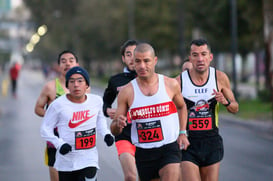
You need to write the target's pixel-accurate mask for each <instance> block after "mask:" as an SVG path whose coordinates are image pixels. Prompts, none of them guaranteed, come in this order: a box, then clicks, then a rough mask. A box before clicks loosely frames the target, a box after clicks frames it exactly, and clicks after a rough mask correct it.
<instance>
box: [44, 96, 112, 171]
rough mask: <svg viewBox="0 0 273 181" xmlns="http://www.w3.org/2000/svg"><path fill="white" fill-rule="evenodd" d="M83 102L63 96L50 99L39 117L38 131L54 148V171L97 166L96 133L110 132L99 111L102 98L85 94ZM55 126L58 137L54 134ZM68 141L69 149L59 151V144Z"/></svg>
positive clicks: (102, 134)
mask: <svg viewBox="0 0 273 181" xmlns="http://www.w3.org/2000/svg"><path fill="white" fill-rule="evenodd" d="M86 95H87V99H86V100H85V102H83V103H73V102H71V101H70V100H68V99H67V96H66V95H63V96H61V97H59V98H58V99H56V100H55V101H53V102H52V103H51V104H50V106H49V107H48V109H47V111H46V114H45V116H44V118H43V122H42V125H41V129H40V133H41V136H42V137H43V138H44V139H45V140H46V141H50V142H51V143H53V144H54V146H55V147H56V148H57V152H56V162H55V164H54V167H55V168H56V169H57V170H58V171H74V170H79V169H82V168H86V167H90V166H93V167H97V168H99V166H98V152H97V148H96V140H97V139H96V136H97V133H99V134H100V135H101V136H103V137H104V136H105V135H106V134H110V131H109V129H108V128H107V124H106V119H105V117H104V115H103V111H102V104H103V101H102V98H101V97H100V96H97V95H94V94H86ZM55 127H57V128H58V133H59V137H57V136H55V135H54V132H53V129H54V128H55ZM64 143H68V144H69V145H71V146H72V151H71V152H69V153H67V154H66V155H62V154H60V152H59V150H60V147H61V146H62V145H63V144H64Z"/></svg>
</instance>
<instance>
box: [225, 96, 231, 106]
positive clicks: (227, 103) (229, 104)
mask: <svg viewBox="0 0 273 181" xmlns="http://www.w3.org/2000/svg"><path fill="white" fill-rule="evenodd" d="M226 100H227V102H228V103H227V104H224V106H226V107H228V106H229V105H230V100H229V99H228V98H226Z"/></svg>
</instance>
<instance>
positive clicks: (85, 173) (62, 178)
mask: <svg viewBox="0 0 273 181" xmlns="http://www.w3.org/2000/svg"><path fill="white" fill-rule="evenodd" d="M58 173H59V181H84V180H86V178H89V179H91V178H94V177H95V179H96V177H97V176H96V174H97V168H96V167H86V168H83V169H80V170H75V171H71V172H64V171H59V172H58Z"/></svg>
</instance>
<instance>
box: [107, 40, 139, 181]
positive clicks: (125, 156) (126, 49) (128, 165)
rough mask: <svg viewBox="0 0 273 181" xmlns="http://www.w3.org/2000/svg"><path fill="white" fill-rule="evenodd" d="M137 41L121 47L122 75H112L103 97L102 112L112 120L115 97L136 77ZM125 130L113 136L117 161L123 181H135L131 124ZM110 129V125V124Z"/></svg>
mask: <svg viewBox="0 0 273 181" xmlns="http://www.w3.org/2000/svg"><path fill="white" fill-rule="evenodd" d="M136 45H137V41H135V40H128V41H126V42H125V43H124V44H123V45H122V46H121V49H120V50H121V58H122V62H123V63H124V64H125V66H126V67H125V68H124V70H123V73H119V74H116V75H113V76H112V77H111V78H110V79H109V82H108V86H107V88H106V89H105V92H104V95H103V111H104V115H105V116H107V117H110V118H111V119H114V115H115V113H116V109H115V108H112V104H113V102H114V100H115V99H116V97H117V94H118V93H119V91H120V89H121V88H122V87H123V86H124V85H126V84H127V83H128V82H130V81H131V80H133V79H134V78H135V77H136V72H135V71H134V59H133V58H134V57H133V53H134V49H135V48H136ZM127 123H128V124H127V126H126V128H124V129H123V131H122V132H121V134H119V135H117V136H115V141H116V148H117V152H118V156H119V161H120V163H121V166H122V170H123V174H124V180H125V181H135V180H136V178H137V169H136V163H135V151H136V148H135V146H134V145H133V144H132V142H131V122H130V121H129V122H128V121H127ZM111 127H112V124H111Z"/></svg>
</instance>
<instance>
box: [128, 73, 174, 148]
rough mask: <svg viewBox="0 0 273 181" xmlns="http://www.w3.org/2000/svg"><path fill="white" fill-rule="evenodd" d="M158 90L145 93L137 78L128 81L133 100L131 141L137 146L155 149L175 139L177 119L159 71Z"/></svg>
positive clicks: (131, 108)
mask: <svg viewBox="0 0 273 181" xmlns="http://www.w3.org/2000/svg"><path fill="white" fill-rule="evenodd" d="M158 79H159V85H158V90H157V93H156V94H154V95H152V96H145V95H143V93H142V92H141V90H140V88H139V87H138V84H137V81H136V79H134V80H132V81H131V83H132V85H133V89H134V100H133V103H132V105H131V107H130V115H131V118H132V128H131V139H132V143H133V144H134V145H136V146H137V147H140V148H158V147H161V146H163V145H166V144H169V143H172V142H174V141H175V140H177V138H178V134H179V119H178V114H177V109H176V106H175V104H174V103H173V102H172V100H171V99H170V97H169V96H168V94H167V91H166V88H165V83H164V76H163V75H161V74H158Z"/></svg>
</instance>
